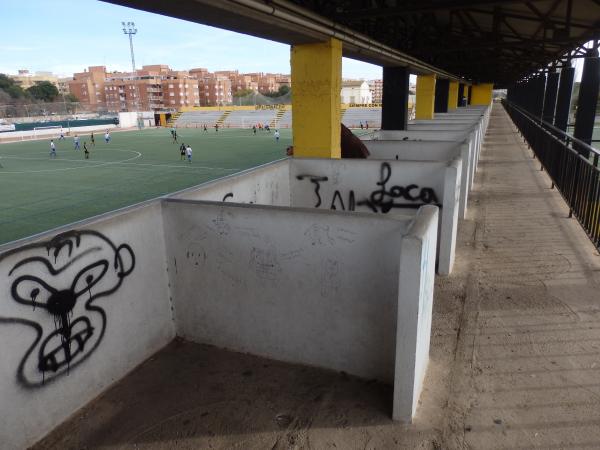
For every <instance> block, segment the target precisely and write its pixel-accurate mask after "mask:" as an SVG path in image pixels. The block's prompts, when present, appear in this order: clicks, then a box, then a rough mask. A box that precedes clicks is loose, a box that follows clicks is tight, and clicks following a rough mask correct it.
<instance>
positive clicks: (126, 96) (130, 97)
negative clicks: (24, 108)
mask: <svg viewBox="0 0 600 450" xmlns="http://www.w3.org/2000/svg"><path fill="white" fill-rule="evenodd" d="M67 84H68V90H69V91H70V92H71V93H73V94H74V95H75V96H77V98H79V100H80V102H81V103H82V105H83V107H84V108H87V109H89V110H92V111H109V112H120V111H135V110H142V111H150V110H153V111H159V110H177V109H180V108H182V107H189V106H219V105H229V104H231V103H232V102H233V94H234V93H235V92H237V91H240V90H252V91H254V92H261V93H267V92H276V91H277V90H278V89H279V87H280V86H283V85H287V86H289V85H290V76H289V75H284V74H271V73H262V72H254V73H247V74H240V73H239V71H237V70H224V71H216V72H212V73H211V72H209V71H208V69H205V68H194V69H190V70H189V71H188V70H173V69H171V68H170V67H169V66H168V65H166V64H152V65H145V66H142V68H141V69H139V70H136V72H135V73H131V72H109V73H107V72H106V68H105V67H104V66H92V67H89V68H88V69H86V70H84V71H83V72H80V73H76V74H74V75H73V79H71V80H69V81H68V83H67Z"/></svg>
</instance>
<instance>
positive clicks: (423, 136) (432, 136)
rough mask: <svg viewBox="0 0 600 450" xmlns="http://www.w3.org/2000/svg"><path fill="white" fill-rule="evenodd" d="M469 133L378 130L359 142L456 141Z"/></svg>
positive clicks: (459, 131)
mask: <svg viewBox="0 0 600 450" xmlns="http://www.w3.org/2000/svg"><path fill="white" fill-rule="evenodd" d="M468 135H469V132H468V131H466V130H458V131H439V132H438V131H409V130H378V131H375V132H373V134H372V135H367V136H366V137H363V136H361V140H378V139H379V140H387V139H389V140H395V141H401V140H408V141H417V140H423V141H457V140H463V139H466V138H467V136H468Z"/></svg>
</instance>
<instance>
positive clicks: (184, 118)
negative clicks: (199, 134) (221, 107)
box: [176, 111, 224, 128]
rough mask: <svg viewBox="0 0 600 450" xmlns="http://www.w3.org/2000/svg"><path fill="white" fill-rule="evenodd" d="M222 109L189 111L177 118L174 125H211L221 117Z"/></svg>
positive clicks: (185, 126) (192, 126)
mask: <svg viewBox="0 0 600 450" xmlns="http://www.w3.org/2000/svg"><path fill="white" fill-rule="evenodd" d="M223 113H224V111H190V112H184V113H183V114H181V116H179V117H178V118H177V121H176V125H177V126H178V127H182V128H198V127H201V126H202V125H204V124H206V126H207V127H212V126H214V125H215V123H217V121H218V120H219V119H220V118H221V116H222V115H223Z"/></svg>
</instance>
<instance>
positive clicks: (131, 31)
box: [121, 22, 140, 126]
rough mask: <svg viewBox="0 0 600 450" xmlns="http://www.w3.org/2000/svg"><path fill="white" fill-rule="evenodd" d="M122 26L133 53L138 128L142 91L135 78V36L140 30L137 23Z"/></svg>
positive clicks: (132, 65)
mask: <svg viewBox="0 0 600 450" xmlns="http://www.w3.org/2000/svg"><path fill="white" fill-rule="evenodd" d="M121 25H122V26H123V34H126V35H128V36H129V50H130V52H131V70H132V75H133V77H134V80H133V81H134V85H135V87H136V89H135V90H136V97H135V109H136V111H137V113H138V114H137V116H138V126H139V121H140V112H139V109H140V104H139V101H140V91H139V89H137V87H138V85H137V84H136V83H135V76H136V71H135V55H134V53H133V36H134V35H135V34H137V32H138V30H137V28H136V27H135V23H133V22H121Z"/></svg>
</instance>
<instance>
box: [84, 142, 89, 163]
mask: <svg viewBox="0 0 600 450" xmlns="http://www.w3.org/2000/svg"><path fill="white" fill-rule="evenodd" d="M83 153H85V159H90V151H89V150H88V148H87V145H85V141H83Z"/></svg>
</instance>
